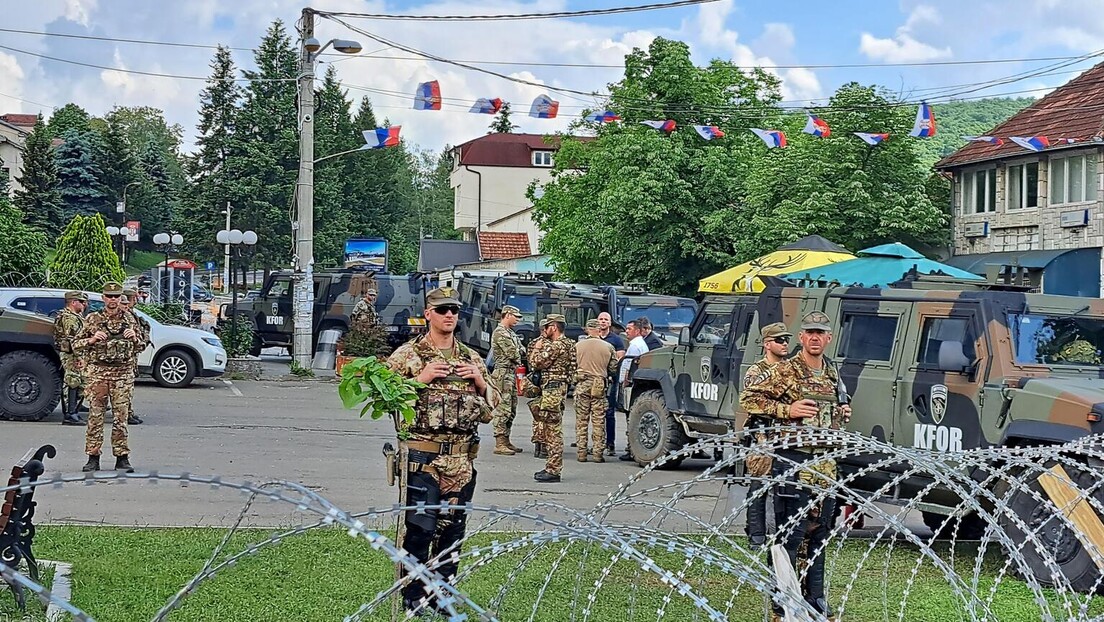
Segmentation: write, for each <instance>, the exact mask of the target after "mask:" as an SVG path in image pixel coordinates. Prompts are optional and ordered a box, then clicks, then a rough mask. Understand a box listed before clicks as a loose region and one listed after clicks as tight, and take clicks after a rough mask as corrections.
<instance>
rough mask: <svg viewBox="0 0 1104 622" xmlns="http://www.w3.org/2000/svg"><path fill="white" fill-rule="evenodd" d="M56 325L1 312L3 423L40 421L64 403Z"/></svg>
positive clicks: (10, 311) (0, 401)
mask: <svg viewBox="0 0 1104 622" xmlns="http://www.w3.org/2000/svg"><path fill="white" fill-rule="evenodd" d="M61 386H62V370H61V359H59V358H58V354H57V352H56V351H55V350H54V323H53V321H51V320H49V319H47V318H45V317H42V316H40V315H36V314H33V313H26V312H23V311H16V310H14V309H0V419H12V420H15V421H38V420H40V419H43V418H45V417H47V416H48V415H49V414H50V413H52V412H54V409H55V408H57V405H58V402H60V401H61Z"/></svg>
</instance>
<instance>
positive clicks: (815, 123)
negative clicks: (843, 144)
mask: <svg viewBox="0 0 1104 622" xmlns="http://www.w3.org/2000/svg"><path fill="white" fill-rule="evenodd" d="M801 131H803V132H805V133H806V134H812V135H813V136H816V137H818V138H828V137H829V136H831V135H832V129H831V128H829V127H828V124H827V123H825V122H824V119H821V118H820V117H818V116H816V115H815V114H813V113H811V112H810V113H809V118H808V120H806V121H805V129H804V130H801Z"/></svg>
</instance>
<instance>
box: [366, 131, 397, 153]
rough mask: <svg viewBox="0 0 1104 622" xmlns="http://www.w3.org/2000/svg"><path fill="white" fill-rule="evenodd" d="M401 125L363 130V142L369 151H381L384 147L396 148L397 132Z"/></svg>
mask: <svg viewBox="0 0 1104 622" xmlns="http://www.w3.org/2000/svg"><path fill="white" fill-rule="evenodd" d="M401 129H402V126H401V125H392V126H391V127H377V128H376V129H374V130H364V142H366V143H368V148H369V149H383V148H384V147H397V146H398V144H399V130H401Z"/></svg>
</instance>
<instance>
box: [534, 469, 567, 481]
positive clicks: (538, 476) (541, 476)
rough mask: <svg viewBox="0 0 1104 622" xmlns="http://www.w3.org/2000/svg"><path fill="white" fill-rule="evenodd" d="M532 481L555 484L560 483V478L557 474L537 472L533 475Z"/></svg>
mask: <svg viewBox="0 0 1104 622" xmlns="http://www.w3.org/2000/svg"><path fill="white" fill-rule="evenodd" d="M533 479H535V480H537V481H538V482H545V483H556V482H558V481H560V476H559V474H557V473H549V472H548V471H537V472H536V473H534V474H533Z"/></svg>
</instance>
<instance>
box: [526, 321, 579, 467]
mask: <svg viewBox="0 0 1104 622" xmlns="http://www.w3.org/2000/svg"><path fill="white" fill-rule="evenodd" d="M544 321H545V323H550V322H563V323H566V321H565V319H564V317H563V316H562V315H559V314H556V313H550V314H549V315H547V316H546V317H545V320H544ZM529 360H530V362H531V363H532V364H533V367H534V368H536V369H537V370H539V371H540V372H541V396H540V397H539V398H537V399H536V402H537V405H536V406H535V407H533V406H532V402H530V408H532V409H533V418H534V420H540V421H541V422H542V426H541V434H542V435H543V438H542V442H543V443H546V451H547V452H548V459H547V461H546V462H545V465H544V472H545V473H549V474H551V475H555V476H557V477H558V476H559V475H560V473H561V472H562V471H563V451H564V442H563V411H564V401H565V400H566V399H567V384H568V383H569V382H570V381H571V379H572V378H573V377H574V376H575V342H574V341H572V340H571V339H569V338H568V337H567V336H565V335H561V336H560V338H559V339H556V340H554V341H551V342H549V343H546V344H545V345H543V346H542V347H541V349H540V350H538V351H536V352H534V353H533V355H532V356H530V357H529Z"/></svg>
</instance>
